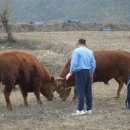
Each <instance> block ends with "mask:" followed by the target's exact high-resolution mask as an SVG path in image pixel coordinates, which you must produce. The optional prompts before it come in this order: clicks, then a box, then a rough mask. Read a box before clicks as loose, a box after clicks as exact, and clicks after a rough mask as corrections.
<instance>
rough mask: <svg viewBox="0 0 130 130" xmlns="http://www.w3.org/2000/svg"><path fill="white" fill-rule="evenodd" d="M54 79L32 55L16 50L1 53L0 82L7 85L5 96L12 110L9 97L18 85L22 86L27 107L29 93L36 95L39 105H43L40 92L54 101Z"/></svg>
mask: <svg viewBox="0 0 130 130" xmlns="http://www.w3.org/2000/svg"><path fill="white" fill-rule="evenodd" d="M52 79H53V78H52V76H51V74H50V73H49V71H48V70H47V69H46V68H45V67H44V66H43V65H42V64H41V63H40V62H39V60H38V59H37V58H36V57H35V56H34V55H32V54H31V53H28V52H25V51H16V50H13V51H1V52H0V81H1V82H2V84H3V85H5V88H4V95H5V99H6V102H7V107H8V108H9V109H10V110H11V109H12V106H11V103H10V98H9V97H10V93H11V91H12V89H13V88H14V87H15V85H16V84H18V85H19V86H20V90H21V93H22V95H23V98H24V105H26V106H27V105H28V103H27V93H28V92H34V93H35V95H36V97H37V101H38V103H39V104H41V103H42V102H41V100H40V91H41V93H42V94H44V95H45V96H46V97H47V99H48V100H52V98H53V93H52V92H53V87H52V84H53V82H52ZM46 84H48V89H47V87H46Z"/></svg>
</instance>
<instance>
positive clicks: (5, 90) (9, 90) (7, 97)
mask: <svg viewBox="0 0 130 130" xmlns="http://www.w3.org/2000/svg"><path fill="white" fill-rule="evenodd" d="M12 89H13V87H9V86H6V85H5V88H4V96H5V100H6V104H7V108H8V109H9V110H12V105H11V102H10V93H11V91H12Z"/></svg>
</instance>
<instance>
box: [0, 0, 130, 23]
mask: <svg viewBox="0 0 130 130" xmlns="http://www.w3.org/2000/svg"><path fill="white" fill-rule="evenodd" d="M0 1H1V0H0ZM10 1H11V8H12V13H11V19H12V20H14V21H30V20H31V21H48V20H52V19H62V20H67V19H79V20H82V21H92V22H101V23H103V22H114V23H115V22H116V23H127V22H129V23H130V0H10Z"/></svg>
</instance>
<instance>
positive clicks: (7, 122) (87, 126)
mask: <svg viewBox="0 0 130 130" xmlns="http://www.w3.org/2000/svg"><path fill="white" fill-rule="evenodd" d="M3 36H5V34H0V38H3ZM14 36H15V37H16V39H17V40H25V41H26V40H27V41H29V42H30V43H31V42H32V43H33V45H34V44H36V45H35V46H36V48H37V49H35V50H34V49H32V50H31V49H30V48H27V47H25V48H24V45H25V44H24V45H23V46H22V49H25V50H28V51H31V52H32V53H34V54H35V55H37V57H38V58H39V59H40V60H41V61H42V62H44V63H45V64H46V65H47V66H48V67H49V69H50V70H51V71H52V72H53V74H54V75H57V74H58V73H59V71H60V69H61V68H62V66H63V65H64V64H65V61H66V60H67V58H68V57H69V55H70V53H71V51H72V50H73V49H74V44H75V43H76V41H77V39H79V38H81V37H82V38H85V39H86V40H87V43H88V47H89V48H91V49H93V50H97V49H116V48H120V49H125V50H128V51H130V39H129V36H130V32H112V33H103V32H51V33H50V32H49V33H47V32H46V33H17V34H14ZM34 41H36V43H35V42H34ZM21 44H22V43H21ZM14 48H17V49H21V46H20V45H19V44H15V45H11V44H10V45H6V46H5V44H0V50H7V49H14ZM2 90H3V86H2V85H1V86H0V130H52V129H53V130H75V129H79V130H104V129H106V130H116V129H117V130H128V129H130V111H129V110H127V109H126V108H125V86H124V89H123V91H122V96H121V99H119V100H116V99H115V98H114V97H115V96H116V91H117V83H116V82H115V81H114V80H111V81H110V85H109V86H106V85H104V84H103V83H95V84H94V85H93V97H94V102H93V104H94V107H93V114H92V115H85V116H81V117H73V116H71V113H73V112H74V111H75V110H76V105H77V103H76V102H72V101H71V99H72V96H73V91H72V93H71V95H70V97H69V98H68V100H67V101H66V102H62V101H61V100H60V99H59V98H56V99H54V100H53V101H51V102H49V101H47V100H46V99H45V97H41V99H42V101H43V105H42V106H38V105H37V103H36V98H35V96H34V94H29V96H28V102H29V107H28V108H24V107H23V106H22V104H23V99H22V95H21V93H20V92H19V90H17V91H15V92H12V94H11V101H12V105H13V111H12V112H9V111H7V109H6V103H5V100H4V96H3V94H2ZM57 96H58V95H57V94H56V93H55V97H57Z"/></svg>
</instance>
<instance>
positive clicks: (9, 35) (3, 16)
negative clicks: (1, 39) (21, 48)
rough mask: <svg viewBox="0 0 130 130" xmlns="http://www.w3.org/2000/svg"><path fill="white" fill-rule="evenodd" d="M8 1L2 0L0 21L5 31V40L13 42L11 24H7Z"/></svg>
mask: <svg viewBox="0 0 130 130" xmlns="http://www.w3.org/2000/svg"><path fill="white" fill-rule="evenodd" d="M9 11H10V10H9V1H8V0H7V1H6V2H4V4H3V7H2V8H1V11H0V21H1V23H2V25H3V27H4V29H5V31H6V33H7V40H8V41H9V42H14V41H15V40H14V37H13V34H12V31H11V25H10V24H9Z"/></svg>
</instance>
